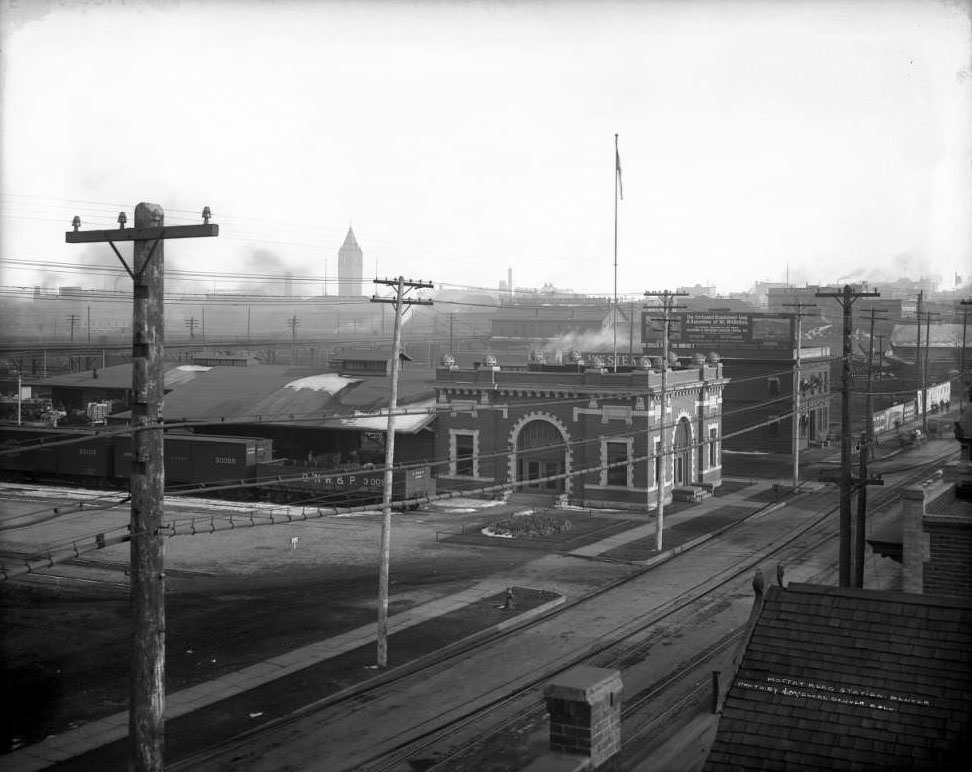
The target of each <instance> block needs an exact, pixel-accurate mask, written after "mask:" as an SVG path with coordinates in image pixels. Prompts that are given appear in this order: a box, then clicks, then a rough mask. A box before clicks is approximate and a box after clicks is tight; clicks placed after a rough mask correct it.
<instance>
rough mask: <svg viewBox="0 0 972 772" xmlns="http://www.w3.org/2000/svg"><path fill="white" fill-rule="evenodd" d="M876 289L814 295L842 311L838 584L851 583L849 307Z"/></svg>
mask: <svg viewBox="0 0 972 772" xmlns="http://www.w3.org/2000/svg"><path fill="white" fill-rule="evenodd" d="M880 296H881V294H880V293H879V292H876V291H875V292H861V291H855V290H853V289H852V288H851V286H850V285H849V284H845V285H844V289H843V290H842V291H841V292H818V293H816V297H818V298H834V299H835V300H836V301H837V302H838V303H840V305H841V308H842V309H843V312H844V351H843V358H842V368H841V373H842V377H841V385H840V391H841V405H840V561H839V562H840V567H839V574H840V577H839V581H840V586H841V587H850V586H851V490H852V488H851V486H852V479H851V414H850V378H851V352H852V348H851V333H852V331H853V315H852V308H853V305H854V301H855V300H857V299H858V298H865V297H880Z"/></svg>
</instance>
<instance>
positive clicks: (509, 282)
mask: <svg viewBox="0 0 972 772" xmlns="http://www.w3.org/2000/svg"><path fill="white" fill-rule="evenodd" d="M506 286H507V287H508V288H509V290H510V300H512V299H513V269H512V268H507V269H506Z"/></svg>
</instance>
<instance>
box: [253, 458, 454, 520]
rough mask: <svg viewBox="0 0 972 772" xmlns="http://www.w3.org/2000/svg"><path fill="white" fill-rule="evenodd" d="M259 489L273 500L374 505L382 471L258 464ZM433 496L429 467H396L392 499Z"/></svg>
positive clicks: (380, 494)
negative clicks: (333, 469)
mask: <svg viewBox="0 0 972 772" xmlns="http://www.w3.org/2000/svg"><path fill="white" fill-rule="evenodd" d="M257 476H258V479H259V480H260V481H261V484H260V488H261V489H262V490H265V491H267V492H268V494H269V497H270V498H271V499H272V500H273V501H278V502H291V503H293V502H306V503H315V504H323V505H327V506H356V505H361V504H375V503H378V502H380V501H381V500H382V497H383V494H384V489H385V472H384V470H383V469H381V468H374V469H345V470H341V471H326V470H321V469H318V468H314V467H306V466H303V465H294V464H264V465H257ZM433 495H435V478H433V476H432V470H431V468H430V467H429V466H427V465H423V466H417V467H409V468H399V469H396V470H394V472H393V473H392V500H393V501H409V502H412V503H411V504H410V505H409V506H410V508H412V509H415V508H416V507H417V506H418V503H417V501H416V500H417V499H421V498H427V497H429V496H433Z"/></svg>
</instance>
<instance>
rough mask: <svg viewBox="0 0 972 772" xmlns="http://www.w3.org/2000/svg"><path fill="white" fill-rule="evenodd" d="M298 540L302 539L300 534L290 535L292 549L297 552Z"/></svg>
mask: <svg viewBox="0 0 972 772" xmlns="http://www.w3.org/2000/svg"><path fill="white" fill-rule="evenodd" d="M298 541H300V537H299V536H291V537H290V551H291V552H296V551H297V542H298Z"/></svg>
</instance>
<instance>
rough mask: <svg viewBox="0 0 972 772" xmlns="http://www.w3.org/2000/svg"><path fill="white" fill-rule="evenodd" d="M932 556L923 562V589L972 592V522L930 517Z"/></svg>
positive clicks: (928, 530)
mask: <svg viewBox="0 0 972 772" xmlns="http://www.w3.org/2000/svg"><path fill="white" fill-rule="evenodd" d="M925 531H926V533H927V534H928V552H929V559H928V561H927V562H926V563H925V566H924V592H926V593H929V594H934V595H953V596H957V597H962V598H968V597H970V596H972V522H968V521H954V520H953V521H943V520H938V519H937V518H932V517H927V518H926V520H925Z"/></svg>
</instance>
